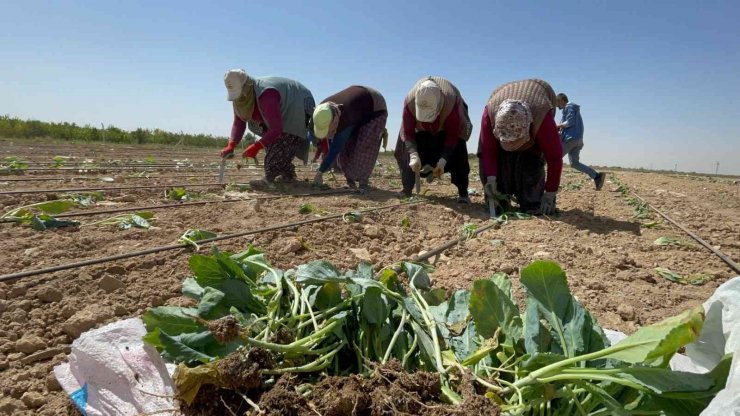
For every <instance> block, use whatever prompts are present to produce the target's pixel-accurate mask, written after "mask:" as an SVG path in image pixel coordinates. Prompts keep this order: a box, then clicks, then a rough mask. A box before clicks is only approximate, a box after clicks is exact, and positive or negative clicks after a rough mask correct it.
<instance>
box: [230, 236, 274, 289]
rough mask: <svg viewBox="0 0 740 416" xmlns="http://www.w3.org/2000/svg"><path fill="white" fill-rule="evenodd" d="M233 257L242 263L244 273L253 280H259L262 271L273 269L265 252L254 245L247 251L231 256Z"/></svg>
mask: <svg viewBox="0 0 740 416" xmlns="http://www.w3.org/2000/svg"><path fill="white" fill-rule="evenodd" d="M231 259H232V260H234V261H235V262H237V263H238V264H239V265H241V268H242V270H244V274H245V275H246V276H247V278H249V279H250V280H251V281H252V282H257V278H259V277H260V276H261V275H262V273H264V272H265V271H268V270H271V267H270V262H269V261H267V257H266V256H265V253H264V252H262V251H260V250H257V249H256V248H254V247H253V246H252V245H250V246H249V247H247V250H246V251H243V252H241V253H237V254H234V255H232V256H231Z"/></svg>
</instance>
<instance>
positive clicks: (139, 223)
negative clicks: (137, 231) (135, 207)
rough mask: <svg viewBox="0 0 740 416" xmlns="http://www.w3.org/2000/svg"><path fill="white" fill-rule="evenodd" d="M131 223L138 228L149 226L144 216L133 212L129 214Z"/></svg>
mask: <svg viewBox="0 0 740 416" xmlns="http://www.w3.org/2000/svg"><path fill="white" fill-rule="evenodd" d="M131 223H132V224H133V225H134V226H136V227H138V228H151V226H152V225H151V224H150V223H149V221H147V220H146V219H145V218H144V217H142V216H140V215H137V214H133V215H131Z"/></svg>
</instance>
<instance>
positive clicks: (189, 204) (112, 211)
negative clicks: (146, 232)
mask: <svg viewBox="0 0 740 416" xmlns="http://www.w3.org/2000/svg"><path fill="white" fill-rule="evenodd" d="M355 192H357V191H356V190H354V189H340V190H336V191H321V192H309V193H303V194H283V195H260V196H256V197H254V198H246V199H221V200H213V201H197V202H181V203H177V204H159V205H145V206H141V207H127V208H114V209H105V210H95V211H77V212H67V213H64V214H59V215H54V218H67V217H86V216H90V215H99V214H116V213H119V212H136V211H148V210H157V209H167V208H183V207H192V206H197V205H208V204H226V203H229V202H249V201H257V200H269V199H279V198H291V197H307V196H324V195H327V196H328V195H337V194H348V193H355Z"/></svg>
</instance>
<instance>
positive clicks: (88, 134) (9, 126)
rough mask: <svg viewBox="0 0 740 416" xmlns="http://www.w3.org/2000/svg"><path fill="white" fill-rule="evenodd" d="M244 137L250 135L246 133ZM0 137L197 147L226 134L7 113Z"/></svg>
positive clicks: (0, 120) (217, 143)
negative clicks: (127, 127) (30, 117)
mask: <svg viewBox="0 0 740 416" xmlns="http://www.w3.org/2000/svg"><path fill="white" fill-rule="evenodd" d="M245 136H251V133H247V134H246V135H245ZM0 137H5V138H35V137H48V138H53V139H58V140H69V141H81V142H110V143H127V144H150V143H151V144H171V145H175V144H179V145H184V146H198V147H223V146H225V145H226V142H227V140H228V139H227V138H226V137H214V136H211V135H209V134H187V133H183V132H180V133H172V132H169V131H164V130H160V129H154V130H150V129H143V128H138V129H136V130H132V131H127V130H123V129H119V128H118V127H115V126H110V125H109V126H106V127H105V128H103V127H102V126H101V127H95V126H91V125H89V124H86V125H84V126H81V125H78V124H75V123H67V122H62V123H54V122H48V121H39V120H21V119H20V118H17V117H11V116H9V115H4V116H0ZM253 140H254V138H252V137H245V141H247V142H249V141H253Z"/></svg>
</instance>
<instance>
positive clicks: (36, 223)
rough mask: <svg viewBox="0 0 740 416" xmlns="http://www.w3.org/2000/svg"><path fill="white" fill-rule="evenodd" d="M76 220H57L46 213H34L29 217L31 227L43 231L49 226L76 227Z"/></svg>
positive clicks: (77, 223)
mask: <svg viewBox="0 0 740 416" xmlns="http://www.w3.org/2000/svg"><path fill="white" fill-rule="evenodd" d="M79 225H80V223H79V222H77V221H69V220H58V219H56V218H54V217H51V216H49V215H46V214H41V215H34V216H33V217H32V218H31V228H33V229H34V230H37V231H45V230H47V229H49V228H62V227H77V226H79Z"/></svg>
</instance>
